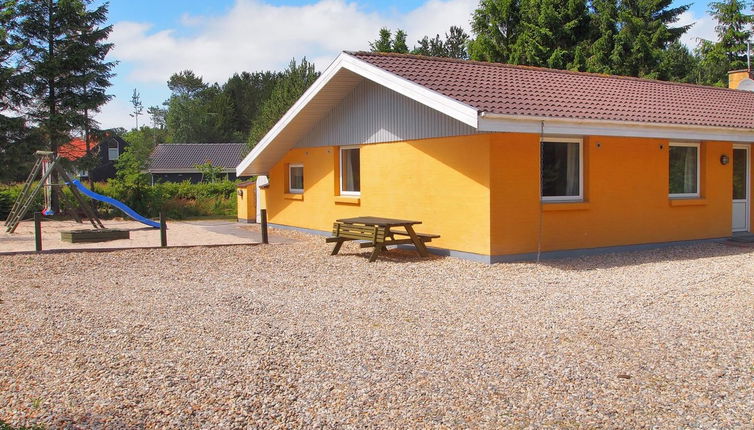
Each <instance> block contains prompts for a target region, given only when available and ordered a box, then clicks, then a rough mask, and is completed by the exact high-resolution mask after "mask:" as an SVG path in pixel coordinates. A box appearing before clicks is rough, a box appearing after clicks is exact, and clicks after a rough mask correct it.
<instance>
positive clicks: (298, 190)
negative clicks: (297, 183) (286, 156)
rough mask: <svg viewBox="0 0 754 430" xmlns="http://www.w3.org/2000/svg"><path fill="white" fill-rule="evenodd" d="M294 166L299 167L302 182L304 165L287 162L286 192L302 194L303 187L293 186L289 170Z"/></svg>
mask: <svg viewBox="0 0 754 430" xmlns="http://www.w3.org/2000/svg"><path fill="white" fill-rule="evenodd" d="M294 167H300V168H301V182H304V165H303V164H289V165H288V193H289V194H304V189H303V188H293V181H292V180H291V179H292V176H291V172H292V170H293V168H294Z"/></svg>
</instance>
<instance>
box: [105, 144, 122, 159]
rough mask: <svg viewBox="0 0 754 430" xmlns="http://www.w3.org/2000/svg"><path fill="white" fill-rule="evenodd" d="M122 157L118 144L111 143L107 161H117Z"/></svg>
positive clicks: (108, 147)
mask: <svg viewBox="0 0 754 430" xmlns="http://www.w3.org/2000/svg"><path fill="white" fill-rule="evenodd" d="M119 156H120V152H119V151H118V142H111V143H109V144H108V145H107V159H108V160H117V159H118V157H119Z"/></svg>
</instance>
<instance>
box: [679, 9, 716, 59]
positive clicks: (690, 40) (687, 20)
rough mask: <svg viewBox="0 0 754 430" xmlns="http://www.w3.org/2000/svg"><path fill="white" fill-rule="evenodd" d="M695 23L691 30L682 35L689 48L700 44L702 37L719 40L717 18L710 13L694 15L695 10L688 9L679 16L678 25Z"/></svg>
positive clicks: (682, 39) (682, 41) (682, 40)
mask: <svg viewBox="0 0 754 430" xmlns="http://www.w3.org/2000/svg"><path fill="white" fill-rule="evenodd" d="M689 24H694V25H693V26H692V27H691V29H689V31H687V32H686V34H684V35H683V36H681V43H683V44H684V45H686V46H687V47H688V48H689V49H692V50H693V49H694V48H696V47H697V46H698V45H699V41H700V39H706V40H717V35H716V34H715V25H716V24H717V23H716V22H715V19H714V18H712V17H711V16H710V15H708V14H706V13H705V14H703V15H702V16H696V15H694V12H692V11H690V10H687V11H686V12H684V13H682V14H681V15H680V16H679V19H678V22H677V23H676V25H678V26H679V27H680V26H684V25H689Z"/></svg>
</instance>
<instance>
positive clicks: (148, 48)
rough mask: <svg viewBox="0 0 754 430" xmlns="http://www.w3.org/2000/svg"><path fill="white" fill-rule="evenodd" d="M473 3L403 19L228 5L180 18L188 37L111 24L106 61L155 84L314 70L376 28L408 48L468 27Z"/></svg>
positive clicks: (446, 1)
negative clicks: (397, 32)
mask: <svg viewBox="0 0 754 430" xmlns="http://www.w3.org/2000/svg"><path fill="white" fill-rule="evenodd" d="M476 4H477V2H476V0H429V1H427V2H426V3H425V4H423V5H422V6H420V7H419V8H417V9H415V10H413V11H411V12H409V13H407V14H405V15H397V14H393V15H383V14H379V13H375V12H367V11H365V10H364V9H363V8H361V7H360V6H359V5H358V4H357V3H355V2H350V3H349V2H346V1H345V0H320V1H319V2H317V3H314V4H310V5H304V6H272V5H269V4H267V3H264V2H263V1H260V0H236V3H235V4H234V6H233V7H232V8H231V9H230V10H229V11H228V12H227V13H226V14H225V15H220V16H212V17H204V16H190V15H184V16H183V17H182V18H181V23H182V25H183V26H184V27H185V28H186V29H189V30H191V32H192V35H191V36H182V37H179V36H176V32H175V31H172V30H165V31H159V32H155V33H150V29H151V25H150V24H148V23H135V22H119V23H116V24H115V26H114V29H113V33H112V35H111V37H110V39H111V41H112V42H113V43H115V48H114V49H113V53H112V55H113V57H114V58H115V59H117V60H120V61H122V62H124V63H128V64H129V65H131V66H133V68H132V71H131V72H130V73H129V75H128V76H127V78H128V79H129V80H131V81H133V82H137V83H138V82H142V83H155V82H159V83H163V82H165V81H167V79H168V78H169V77H170V75H171V74H173V73H175V72H177V71H180V70H183V69H191V70H193V71H194V72H196V73H198V74H199V75H202V76H203V77H204V78H205V80H206V81H210V82H215V81H224V80H225V79H227V78H228V77H229V76H230V75H232V74H233V73H234V72H240V71H244V70H247V71H255V70H268V69H280V68H281V67H284V66H285V65H287V63H288V62H289V61H290V59H291V58H294V57H295V58H301V57H304V56H306V57H307V58H310V59H313V61H315V63H316V65H317V67H318V68H319V69H323V68H324V67H326V66H327V65H328V64H329V62H330V61H332V59H334V58H335V56H336V55H337V54H338V52H340V51H343V50H361V49H367V48H368V42H369V41H371V40H373V39H375V38H376V36H377V31H378V30H379V29H380V27H383V26H387V27H390V28H393V29H397V28H403V29H405V30H406V31H407V32H408V36H409V45H411V44H413V43H414V42H415V41H416V40H418V39H419V38H421V37H423V36H424V35H430V36H433V35H435V34H438V33H439V34H444V33H445V32H447V30H448V28H449V27H450V26H451V25H460V26H463V27H464V28H466V30H467V31H468V28H469V24H468V21H469V17H470V16H471V13H472V11H473V10H474V8H475V6H476Z"/></svg>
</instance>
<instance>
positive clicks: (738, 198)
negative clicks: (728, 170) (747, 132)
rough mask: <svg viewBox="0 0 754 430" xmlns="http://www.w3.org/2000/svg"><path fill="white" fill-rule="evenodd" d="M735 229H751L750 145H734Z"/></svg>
mask: <svg viewBox="0 0 754 430" xmlns="http://www.w3.org/2000/svg"><path fill="white" fill-rule="evenodd" d="M732 164H733V231H749V200H750V197H749V196H750V190H749V184H750V181H749V146H748V145H741V146H734V147H733V163H732Z"/></svg>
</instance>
